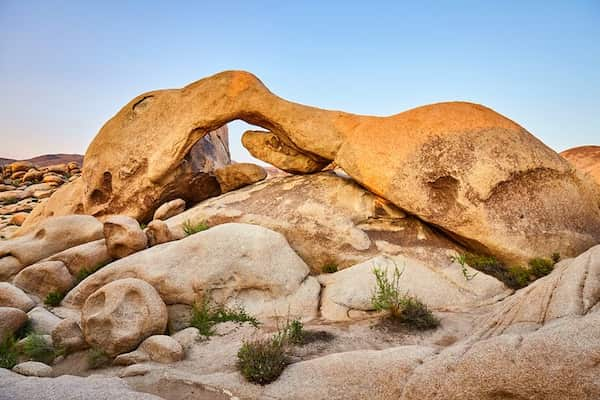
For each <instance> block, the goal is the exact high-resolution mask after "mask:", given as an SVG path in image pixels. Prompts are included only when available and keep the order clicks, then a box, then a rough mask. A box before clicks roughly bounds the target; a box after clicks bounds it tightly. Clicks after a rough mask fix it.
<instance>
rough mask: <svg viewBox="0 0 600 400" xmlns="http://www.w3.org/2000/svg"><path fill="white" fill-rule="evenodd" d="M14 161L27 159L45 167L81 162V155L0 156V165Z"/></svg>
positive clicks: (80, 163)
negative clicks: (18, 158) (17, 158)
mask: <svg viewBox="0 0 600 400" xmlns="http://www.w3.org/2000/svg"><path fill="white" fill-rule="evenodd" d="M15 161H29V162H31V163H32V164H33V165H35V166H37V167H47V166H48V165H53V164H66V163H68V162H71V161H75V162H77V163H78V164H79V165H82V164H83V156H82V155H81V154H44V155H41V156H37V157H32V158H28V159H24V160H15V159H12V158H2V157H0V166H4V165H8V164H10V163H13V162H15Z"/></svg>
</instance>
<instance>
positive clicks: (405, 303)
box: [371, 267, 440, 330]
mask: <svg viewBox="0 0 600 400" xmlns="http://www.w3.org/2000/svg"><path fill="white" fill-rule="evenodd" d="M373 274H374V275H375V282H376V286H375V291H374V293H373V297H372V298H371V303H372V305H373V307H374V308H375V310H377V311H386V312H388V313H389V317H390V320H391V321H392V322H395V323H399V324H402V325H405V326H406V327H408V328H411V329H417V330H426V329H433V328H436V327H438V326H439V325H440V321H439V319H438V318H437V317H436V316H435V315H433V313H432V312H431V310H429V308H428V307H427V305H425V303H423V302H422V301H421V300H419V299H418V298H416V297H414V296H409V295H407V294H402V293H400V277H401V276H402V272H400V270H399V269H398V267H394V274H393V277H392V279H389V278H388V274H387V270H383V269H380V268H377V267H376V268H374V269H373Z"/></svg>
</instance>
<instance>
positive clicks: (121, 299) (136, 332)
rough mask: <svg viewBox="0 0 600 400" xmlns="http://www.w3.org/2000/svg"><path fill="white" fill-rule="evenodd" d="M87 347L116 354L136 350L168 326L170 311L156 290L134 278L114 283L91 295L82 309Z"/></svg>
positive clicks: (82, 323)
mask: <svg viewBox="0 0 600 400" xmlns="http://www.w3.org/2000/svg"><path fill="white" fill-rule="evenodd" d="M81 325H82V330H83V336H84V338H85V340H86V342H87V343H88V344H90V345H91V346H92V347H97V348H100V349H102V350H103V351H105V352H106V353H107V354H109V355H116V354H120V353H124V352H127V351H130V350H133V349H135V348H136V347H137V345H138V344H139V343H140V342H141V341H142V340H144V339H145V338H147V337H148V336H151V335H155V334H162V333H163V332H164V331H165V329H166V327H167V308H166V307H165V304H164V303H163V301H162V300H161V298H160V296H159V295H158V293H157V292H156V290H154V288H153V287H152V286H151V285H149V284H148V283H146V282H144V281H142V280H139V279H133V278H127V279H120V280H116V281H114V282H111V283H109V284H107V285H105V286H103V287H102V288H100V289H99V290H97V291H95V292H94V293H93V294H91V295H90V296H89V297H88V298H87V300H86V301H85V304H84V305H83V308H82V310H81Z"/></svg>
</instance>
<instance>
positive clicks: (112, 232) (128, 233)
mask: <svg viewBox="0 0 600 400" xmlns="http://www.w3.org/2000/svg"><path fill="white" fill-rule="evenodd" d="M104 238H105V240H106V247H107V248H108V255H109V256H111V257H112V258H123V257H127V256H128V255H130V254H133V253H135V252H137V251H140V250H143V249H145V248H146V246H147V245H148V238H147V237H146V234H145V233H144V231H143V230H142V228H141V227H140V224H139V223H138V222H137V221H136V220H135V219H133V218H131V217H128V216H126V215H113V216H110V217H108V218H107V219H106V221H104Z"/></svg>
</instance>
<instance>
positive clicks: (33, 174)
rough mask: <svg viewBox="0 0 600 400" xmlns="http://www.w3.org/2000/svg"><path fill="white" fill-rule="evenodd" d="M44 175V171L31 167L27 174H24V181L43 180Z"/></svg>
mask: <svg viewBox="0 0 600 400" xmlns="http://www.w3.org/2000/svg"><path fill="white" fill-rule="evenodd" d="M43 177H44V173H43V172H42V171H38V170H37V169H35V168H31V169H29V171H27V173H26V174H25V175H23V182H35V181H39V180H41V179H42V178H43Z"/></svg>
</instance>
